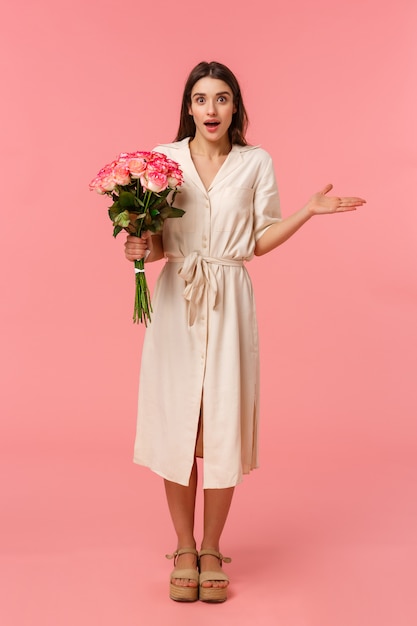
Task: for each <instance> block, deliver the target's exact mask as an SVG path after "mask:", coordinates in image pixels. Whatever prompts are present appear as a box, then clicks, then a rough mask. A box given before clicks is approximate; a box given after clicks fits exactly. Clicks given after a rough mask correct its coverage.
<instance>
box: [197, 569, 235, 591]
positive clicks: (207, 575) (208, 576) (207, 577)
mask: <svg viewBox="0 0 417 626" xmlns="http://www.w3.org/2000/svg"><path fill="white" fill-rule="evenodd" d="M199 580H200V585H201V583H206V582H209V581H210V582H214V581H224V582H227V583H228V582H229V577H228V576H226V574H224V573H223V572H202V573H201V574H200V579H199ZM208 588H209V587H206V589H208Z"/></svg>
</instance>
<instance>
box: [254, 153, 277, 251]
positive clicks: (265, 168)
mask: <svg viewBox="0 0 417 626" xmlns="http://www.w3.org/2000/svg"><path fill="white" fill-rule="evenodd" d="M262 153H263V159H262V162H261V164H260V167H259V173H258V181H257V182H256V184H255V188H254V191H255V193H254V198H253V207H254V219H253V224H254V227H253V232H254V237H255V241H258V239H260V238H261V237H262V235H263V234H264V233H265V231H266V230H267V229H268V228H269V227H270V226H272V224H275V223H276V222H280V221H281V219H282V217H281V207H280V202H279V192H278V185H277V181H276V178H275V172H274V164H273V162H272V158H271V157H270V155H269V154H268V153H267V152H265V151H263V150H262Z"/></svg>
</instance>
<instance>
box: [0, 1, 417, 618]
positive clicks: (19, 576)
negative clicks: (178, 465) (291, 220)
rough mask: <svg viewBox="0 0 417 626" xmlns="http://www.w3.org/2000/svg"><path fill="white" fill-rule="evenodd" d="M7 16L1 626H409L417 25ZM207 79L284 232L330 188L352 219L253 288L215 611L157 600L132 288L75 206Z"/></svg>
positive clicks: (233, 12) (186, 11) (395, 17)
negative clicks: (228, 95) (256, 348)
mask: <svg viewBox="0 0 417 626" xmlns="http://www.w3.org/2000/svg"><path fill="white" fill-rule="evenodd" d="M8 13H9V19H8V20H6V19H3V21H2V30H3V33H2V36H1V38H0V41H1V44H0V45H1V46H2V50H1V58H2V86H3V97H2V99H1V107H2V112H1V121H2V125H3V126H4V128H3V130H2V161H3V162H2V181H3V184H2V190H1V197H2V211H3V219H2V228H1V231H0V236H1V242H0V254H1V257H2V258H1V268H2V271H1V294H2V295H1V300H2V303H1V316H2V320H1V334H2V336H1V354H2V359H1V361H2V364H1V386H2V409H1V414H2V419H1V425H0V429H1V431H0V446H1V458H0V463H1V467H0V470H1V503H2V512H1V516H0V524H1V527H2V528H1V532H0V542H1V545H0V558H1V569H0V576H1V580H0V621H1V623H2V624H5V625H6V624H7V626H24V625H25V626H26V625H28V626H29V625H30V626H70V625H71V626H73V625H74V624H78V625H84V624H86V625H87V624H88V625H89V626H95V625H100V626H107V625H109V626H110V625H111V626H114V625H115V624H120V625H122V626H130V625H133V624H135V625H136V624H146V625H147V626H148V625H150V626H153V625H154V624H155V625H156V624H161V623H180V622H181V623H183V624H191V623H195V620H197V621H198V623H199V624H202V625H203V626H204V625H205V624H211V623H212V622H213V619H216V620H219V619H220V620H221V621H220V623H226V620H229V623H231V624H239V625H246V624H253V623H254V622H255V620H256V623H259V624H262V625H267V626H269V625H271V626H272V625H275V624H278V623H279V624H283V625H284V626H336V625H337V626H345V625H346V626H363V625H365V624H366V625H367V626H373V625H374V624H375V625H378V626H383V625H385V624H387V625H388V624H389V625H394V624H395V626H411V625H412V624H413V625H414V624H415V623H416V617H417V611H416V607H415V577H416V566H415V563H416V556H417V554H416V553H417V550H416V540H417V536H416V522H417V504H416V477H417V467H416V452H417V445H416V434H417V433H416V430H417V428H416V415H417V406H416V405H417V401H416V392H415V387H416V383H415V380H416V365H417V363H416V361H417V357H416V354H417V350H416V349H417V341H416V331H415V326H416V319H417V315H416V314H417V284H416V278H417V268H416V253H415V249H416V234H417V218H416V182H417V180H416V151H415V146H416V140H417V133H416V114H415V111H416V98H415V96H416V88H415V84H416V75H417V63H416V60H417V59H416V56H417V44H416V36H415V33H416V19H417V5H416V3H415V1H414V0H396V1H395V2H394V1H393V0H390V1H388V2H384V3H381V2H379V1H377V0H353V1H352V0H349V1H347V0H340V1H338V2H336V1H333V2H332V1H331V0H317V1H316V2H309V1H308V0H293V1H292V2H291V3H290V2H284V1H283V0H276V1H274V2H272V0H271V1H268V0H258V1H257V2H256V3H255V5H254V7H253V8H252V6H251V5H242V3H241V2H240V1H239V2H238V1H237V0H230V1H228V2H227V1H226V2H224V3H220V4H215V5H210V4H208V5H207V4H201V3H200V4H198V5H197V4H196V3H195V2H189V1H188V0H180V1H179V2H177V3H173V4H169V3H165V2H161V1H155V2H150V3H139V2H132V1H130V0H127V1H126V2H124V3H120V2H115V1H114V0H107V1H103V2H98V0H90V1H89V2H85V0H82V1H81V0H71V2H70V1H69V0H63V1H61V2H58V3H57V2H53V1H52V0H39V1H37V2H28V0H26V1H23V0H15V1H14V2H13V3H10V8H9V10H8ZM213 59H214V60H218V61H221V62H223V63H226V64H228V65H230V67H231V68H232V69H233V70H234V71H235V73H236V74H237V76H238V78H239V79H240V82H241V86H242V89H243V92H244V96H245V102H246V105H247V108H248V111H249V115H250V120H251V125H250V132H249V139H250V141H251V142H253V143H260V144H261V145H262V146H263V147H264V148H266V149H267V150H268V151H269V152H270V153H271V154H272V155H273V157H274V162H275V166H276V173H277V178H278V182H279V187H280V191H281V199H282V207H283V213H284V215H288V214H289V213H290V212H292V211H293V210H296V209H297V208H299V207H301V206H302V204H303V203H304V202H305V201H306V200H307V199H308V197H309V196H310V195H311V194H312V193H313V192H315V191H317V190H319V189H320V188H322V187H323V186H324V185H325V184H326V183H327V182H332V183H333V184H334V185H335V193H336V194H338V195H343V194H346V195H347V194H355V195H361V196H363V197H365V198H367V200H368V204H367V205H366V207H365V208H363V209H361V210H360V211H358V212H357V213H352V214H347V215H338V216H330V217H322V218H315V219H314V220H312V221H311V222H310V223H309V224H307V225H306V226H305V227H304V228H303V230H302V232H300V233H298V234H297V235H296V236H295V237H294V238H293V240H292V241H291V242H289V243H287V244H285V245H284V246H283V247H282V248H280V249H278V250H276V251H275V252H273V253H272V254H270V255H268V256H267V257H264V258H261V259H256V260H254V261H253V262H252V263H251V265H250V266H249V270H250V272H251V275H252V277H253V280H254V283H255V291H256V295H257V307H258V312H259V322H260V339H261V349H262V372H263V378H262V394H263V395H262V407H263V411H262V436H261V452H262V457H261V459H262V467H261V469H260V470H259V471H257V472H255V473H254V474H253V475H252V476H251V477H247V478H246V479H245V481H244V484H243V485H242V486H241V487H240V488H239V489H238V491H237V493H236V500H235V503H234V508H233V510H232V513H231V515H230V520H229V523H228V526H227V528H226V531H225V534H224V541H223V550H224V552H225V553H227V554H229V553H230V554H231V555H232V556H233V557H234V560H233V563H232V564H231V565H230V566H229V567H228V572H229V574H230V576H231V578H232V587H231V593H230V599H229V601H228V602H227V603H226V604H225V605H222V606H221V607H212V606H207V605H204V604H202V603H197V604H195V605H192V606H184V605H179V604H175V603H173V602H171V601H170V600H169V599H168V588H167V582H168V573H169V570H170V567H171V566H170V564H169V563H168V562H165V560H164V559H163V555H164V554H165V553H166V552H169V551H171V550H172V549H173V548H174V547H175V546H174V535H173V532H172V530H171V525H170V522H169V519H168V513H167V510H166V505H165V502H164V497H163V490H162V482H161V481H160V479H158V478H157V477H155V476H153V475H152V474H151V473H150V472H149V471H148V470H145V469H142V468H138V467H136V466H134V465H133V464H132V461H131V458H132V446H133V437H134V430H135V419H136V394H137V379H138V370H139V355H140V349H141V344H142V338H143V328H142V327H138V326H134V325H133V324H132V323H131V313H132V305H133V272H132V268H131V267H130V266H129V265H128V264H127V263H126V261H125V260H124V257H123V253H122V241H121V240H120V241H119V240H116V241H114V240H113V239H112V237H111V224H110V221H109V220H108V218H107V215H106V207H107V202H106V200H104V199H103V198H100V197H99V196H97V195H93V194H91V193H89V191H88V182H89V181H90V179H91V178H92V177H93V175H94V174H95V173H96V172H97V170H98V169H99V168H100V167H101V166H102V165H103V164H104V163H105V162H107V161H109V160H111V159H112V158H113V157H114V156H116V154H118V153H119V152H120V151H122V150H134V149H150V148H152V147H153V146H154V145H155V144H156V143H158V142H163V141H170V140H171V139H172V138H173V136H174V135H175V132H176V129H177V122H178V113H179V103H180V97H181V93H182V88H183V84H184V80H185V77H186V75H187V73H188V71H189V70H190V69H191V68H192V67H193V66H194V65H195V64H196V63H197V62H199V61H200V60H208V61H210V60H213ZM160 267H161V265H160V264H159V263H158V264H156V265H155V266H153V267H149V270H148V277H149V281H150V282H151V284H152V285H153V284H154V280H155V277H156V275H157V273H158V271H159V270H160ZM200 516H201V512H199V521H200V519H201V517H200ZM199 536H201V534H200V535H199ZM213 613H215V615H213ZM168 620H169V622H168ZM223 620H224V621H223Z"/></svg>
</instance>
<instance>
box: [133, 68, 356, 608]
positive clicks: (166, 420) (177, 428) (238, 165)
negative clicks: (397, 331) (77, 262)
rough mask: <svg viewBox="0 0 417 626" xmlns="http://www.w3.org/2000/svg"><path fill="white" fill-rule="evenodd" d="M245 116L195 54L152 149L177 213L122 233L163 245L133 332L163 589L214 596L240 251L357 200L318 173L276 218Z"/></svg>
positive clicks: (243, 313) (243, 429)
mask: <svg viewBox="0 0 417 626" xmlns="http://www.w3.org/2000/svg"><path fill="white" fill-rule="evenodd" d="M246 127H247V115H246V111H245V107H244V105H243V101H242V96H241V92H240V88H239V85H238V82H237V80H236V78H235V76H234V75H233V74H232V72H231V71H230V70H229V69H228V68H227V67H225V66H224V65H222V64H220V63H215V62H212V63H205V62H203V63H200V64H199V65H197V66H196V67H195V68H194V69H193V70H192V71H191V73H190V76H189V77H188V80H187V82H186V85H185V89H184V94H183V100H182V109H181V118H180V125H179V130H178V134H177V137H176V139H175V141H174V143H171V144H165V145H160V146H158V147H157V148H155V149H156V150H157V151H159V152H163V153H164V154H166V155H167V156H168V157H170V158H171V159H173V160H174V161H177V162H178V163H179V164H180V166H181V168H182V170H183V173H184V179H185V180H184V185H183V187H182V188H181V193H180V194H178V195H177V197H176V199H175V206H177V207H179V208H182V209H184V210H185V214H184V215H183V217H182V218H180V219H169V220H166V222H165V223H164V230H163V234H162V236H160V235H154V236H151V235H150V234H149V233H148V234H145V235H144V236H143V237H142V238H137V237H132V236H128V237H127V241H126V244H125V254H126V258H127V259H128V260H129V261H134V260H135V259H140V258H143V257H146V255H148V256H147V257H146V260H147V262H151V261H155V260H158V259H161V258H163V257H165V259H166V261H167V262H166V263H165V266H164V268H163V270H162V272H161V275H160V277H159V279H158V282H157V285H156V287H155V293H154V295H153V309H154V313H153V319H152V323H151V324H150V326H149V327H148V329H147V331H146V337H145V342H144V347H143V355H142V368H141V380H140V392H139V410H138V428H137V438H136V445H135V457H134V459H135V462H137V463H139V464H141V465H145V466H147V467H150V468H151V469H152V470H153V471H155V472H156V473H157V474H159V475H160V476H162V477H163V478H164V480H165V490H166V497H167V500H168V507H169V510H170V514H171V517H172V521H173V525H174V529H175V532H176V534H177V537H178V544H177V549H176V551H175V552H174V554H173V555H167V556H168V558H174V567H175V569H174V571H173V572H172V573H171V578H170V597H171V598H172V599H173V600H180V601H193V600H197V599H198V597H199V598H200V599H201V600H203V601H207V602H222V601H224V600H226V597H227V586H228V582H229V581H228V577H227V576H226V575H225V574H224V573H223V571H222V561H229V559H226V558H225V557H223V556H222V554H221V553H220V538H221V534H222V531H223V528H224V525H225V522H226V519H227V515H228V512H229V507H230V504H231V501H232V496H233V490H234V487H235V486H236V485H237V484H238V483H239V482H241V480H242V475H243V474H246V473H249V472H250V471H251V470H252V469H254V468H256V467H257V466H258V450H257V442H258V435H257V432H258V416H259V397H258V396H259V363H258V335H257V324H256V316H255V305H254V300H253V292H252V285H251V281H250V278H249V275H248V273H247V271H246V268H245V265H244V262H245V261H249V260H250V259H251V258H252V257H253V255H254V254H256V255H263V254H266V253H267V252H270V251H271V250H273V249H274V248H276V247H277V246H279V245H280V244H282V243H283V242H284V241H286V240H287V239H288V238H289V237H291V236H292V235H293V234H294V233H295V232H296V231H297V230H298V229H299V228H300V227H301V226H302V225H303V224H304V223H305V222H307V221H308V220H309V219H310V218H311V217H312V216H314V215H319V214H322V213H335V212H341V211H352V210H355V209H356V208H357V207H359V206H361V205H362V204H363V203H364V202H365V201H364V200H362V199H361V198H353V197H346V198H339V197H332V196H329V195H328V192H329V191H330V190H331V188H332V186H331V185H327V186H326V187H325V188H324V189H323V190H322V191H320V192H318V193H316V194H314V195H313V196H312V197H311V198H310V200H309V201H308V202H307V204H306V205H305V206H304V207H303V208H302V209H301V210H299V211H298V212H296V213H294V214H293V215H290V216H289V217H287V218H285V219H281V215H280V208H279V199H278V190H277V185H276V181H275V175H274V170H273V164H272V161H271V158H270V156H269V155H268V153H267V152H265V151H264V150H263V149H261V148H259V147H256V146H250V145H248V144H247V142H246V140H245V131H246ZM196 457H202V459H203V461H202V464H203V488H204V529H203V539H202V543H201V549H200V551H199V552H197V550H196V542H195V535H194V511H195V502H196V486H197V462H196Z"/></svg>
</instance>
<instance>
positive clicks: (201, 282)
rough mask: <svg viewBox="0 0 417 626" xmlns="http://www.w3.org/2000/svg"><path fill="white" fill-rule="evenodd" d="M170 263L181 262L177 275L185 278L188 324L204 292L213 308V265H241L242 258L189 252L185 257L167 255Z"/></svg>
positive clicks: (215, 298)
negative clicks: (217, 256)
mask: <svg viewBox="0 0 417 626" xmlns="http://www.w3.org/2000/svg"><path fill="white" fill-rule="evenodd" d="M168 261H169V262H171V263H183V266H182V267H181V269H179V270H178V275H179V276H181V278H183V279H184V280H185V284H186V286H185V289H184V292H183V296H184V298H185V299H186V300H187V302H188V325H189V326H192V325H193V324H194V322H195V318H196V315H197V310H198V306H199V304H200V303H201V302H202V301H203V298H204V296H205V294H206V293H207V295H208V296H209V298H210V303H211V306H212V308H213V309H214V308H215V307H216V304H217V296H218V285H217V280H216V275H215V273H214V271H213V267H212V266H213V265H228V266H235V267H239V266H243V259H217V258H214V257H209V256H201V254H200V253H199V252H191V254H188V255H187V256H186V257H169V258H168Z"/></svg>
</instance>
